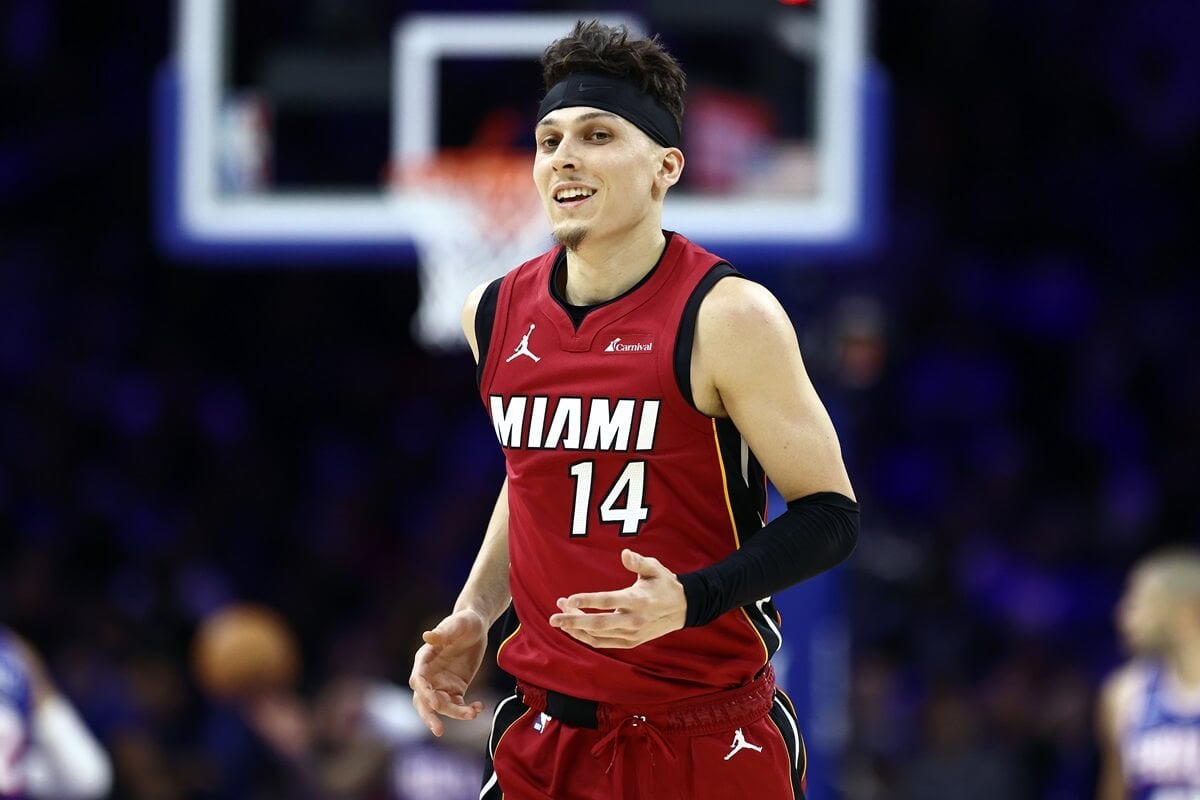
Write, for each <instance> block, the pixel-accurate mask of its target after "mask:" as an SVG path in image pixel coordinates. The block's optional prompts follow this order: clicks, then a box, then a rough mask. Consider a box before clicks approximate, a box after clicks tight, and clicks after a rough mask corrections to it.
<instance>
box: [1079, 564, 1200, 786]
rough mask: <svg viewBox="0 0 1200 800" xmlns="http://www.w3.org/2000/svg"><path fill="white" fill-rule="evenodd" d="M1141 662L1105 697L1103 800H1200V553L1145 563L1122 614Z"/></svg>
mask: <svg viewBox="0 0 1200 800" xmlns="http://www.w3.org/2000/svg"><path fill="white" fill-rule="evenodd" d="M1117 626H1118V628H1119V629H1120V631H1121V634H1122V636H1123V638H1124V639H1125V643H1126V645H1127V647H1128V648H1129V650H1130V651H1131V653H1132V655H1133V659H1132V660H1131V661H1130V662H1129V663H1127V664H1126V665H1124V666H1122V667H1121V668H1120V669H1118V670H1117V671H1116V672H1114V673H1113V674H1112V675H1111V676H1110V677H1109V678H1108V680H1107V681H1106V682H1105V684H1104V687H1103V689H1102V690H1101V696H1100V713H1099V720H1098V722H1099V736H1100V746H1101V752H1102V759H1103V761H1102V767H1101V773H1100V781H1099V785H1098V791H1097V798H1098V800H1200V550H1196V549H1195V548H1174V549H1170V550H1163V551H1160V552H1157V553H1154V554H1151V555H1150V556H1148V557H1146V558H1144V559H1142V560H1141V561H1139V562H1138V564H1137V565H1136V566H1135V567H1134V569H1133V571H1132V572H1131V573H1130V576H1129V583H1128V586H1127V587H1126V590H1125V594H1124V596H1123V597H1122V598H1121V602H1120V604H1119V605H1118V607H1117Z"/></svg>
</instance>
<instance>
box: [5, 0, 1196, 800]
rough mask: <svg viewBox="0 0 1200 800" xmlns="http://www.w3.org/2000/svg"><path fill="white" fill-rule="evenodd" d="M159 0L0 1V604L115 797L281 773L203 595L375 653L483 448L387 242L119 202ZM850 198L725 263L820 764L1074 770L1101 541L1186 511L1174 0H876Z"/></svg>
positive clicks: (866, 796) (1098, 604)
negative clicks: (829, 643) (772, 343)
mask: <svg viewBox="0 0 1200 800" xmlns="http://www.w3.org/2000/svg"><path fill="white" fill-rule="evenodd" d="M166 5H167V4H161V3H153V2H134V3H123V4H119V5H117V6H113V7H111V8H107V7H106V9H105V10H104V12H103V14H101V13H100V12H98V11H95V10H92V11H90V12H87V11H80V10H79V9H71V8H68V4H66V3H63V2H48V1H47V0H13V2H11V3H8V4H6V5H5V6H4V8H3V10H2V11H0V29H2V30H3V33H4V38H5V48H4V51H3V54H2V56H0V59H2V62H0V70H2V71H3V75H4V78H5V80H4V81H3V83H4V84H5V86H6V89H5V96H6V100H7V103H6V108H7V109H8V111H7V112H6V113H5V114H4V115H3V119H2V121H0V620H2V621H3V622H4V623H5V624H8V625H10V626H11V627H13V628H14V629H16V630H19V631H20V632H21V633H22V634H24V635H25V636H26V637H27V638H29V639H30V640H31V641H33V642H35V643H36V644H37V645H38V647H39V648H40V649H41V650H42V652H43V654H44V656H45V658H46V661H47V664H48V667H49V669H50V670H51V672H52V673H53V674H54V676H55V679H56V680H57V681H58V683H59V685H60V686H61V688H62V690H63V692H64V693H65V694H67V695H68V696H70V697H71V699H72V700H73V702H74V703H75V704H76V706H77V707H78V708H79V710H80V712H81V714H82V716H83V717H84V719H85V720H87V722H88V723H89V725H90V726H91V727H92V728H93V729H94V730H95V731H96V732H97V734H98V736H99V738H100V740H101V741H102V742H103V743H104V745H105V746H106V747H107V748H108V749H109V751H110V753H111V755H112V758H113V763H114V768H115V780H116V789H115V793H114V797H118V798H130V799H131V800H134V799H136V800H160V799H161V800H171V799H173V798H231V799H232V798H239V799H245V798H251V799H252V798H257V797H262V798H280V797H285V796H286V792H287V791H288V790H287V789H285V788H283V787H284V786H285V784H286V783H287V780H288V779H287V776H286V768H287V764H286V760H285V759H282V758H280V756H279V754H278V752H276V751H275V750H274V749H272V748H271V747H270V746H269V743H268V742H265V741H264V740H263V738H262V737H260V736H256V734H255V732H254V731H253V730H252V728H251V727H250V726H248V725H247V723H246V721H245V720H244V719H243V718H242V717H241V716H239V715H238V714H236V713H234V712H233V710H232V709H230V708H228V707H224V706H222V705H220V704H217V703H214V702H212V701H210V700H208V699H207V698H205V697H204V696H203V695H202V694H201V693H200V692H199V691H198V690H197V689H196V687H195V685H194V683H193V682H192V680H191V677H190V672H189V663H188V653H189V650H188V648H189V642H190V640H191V636H192V634H193V632H194V631H195V629H196V626H197V624H198V622H199V620H200V619H202V618H203V616H204V615H205V614H206V613H208V612H209V611H211V610H213V609H214V608H217V607H219V606H221V605H222V604H224V603H226V602H229V601H231V600H235V599H238V600H250V601H257V602H262V603H265V604H268V605H270V606H272V607H273V608H276V609H277V610H279V611H280V612H281V613H282V614H284V615H285V616H286V617H287V618H288V619H289V620H290V621H291V622H292V623H293V625H294V626H295V628H296V631H297V635H298V637H299V641H300V644H301V647H302V651H303V655H304V663H305V673H304V677H303V679H302V685H301V690H302V691H303V692H306V693H308V694H309V695H310V696H314V697H315V696H317V695H319V694H320V692H321V690H322V687H324V686H326V685H327V684H328V682H329V681H330V680H331V679H333V678H335V677H336V676H343V675H356V676H370V677H372V678H376V679H380V680H390V681H392V682H395V683H398V684H401V685H403V684H404V683H405V682H406V678H407V673H408V669H409V666H410V659H411V654H412V652H413V650H415V648H416V645H417V641H418V636H419V632H420V630H421V629H422V625H423V623H424V622H425V621H426V620H427V619H428V618H429V617H430V616H432V615H434V614H437V613H439V612H441V611H443V610H444V609H445V608H447V607H448V606H449V605H450V604H451V603H452V601H453V594H454V592H455V591H456V589H457V587H458V586H459V585H460V584H461V581H462V579H463V577H464V576H465V574H466V570H467V568H468V566H469V561H470V559H471V557H472V556H473V553H474V548H475V545H476V542H477V540H478V537H479V536H480V535H481V532H482V530H483V526H484V523H485V521H486V519H487V515H488V513H489V512H490V510H491V500H490V499H489V497H490V498H492V499H494V497H495V491H496V488H497V486H498V485H499V482H500V480H501V478H502V463H501V459H500V455H499V452H498V449H497V448H496V447H495V446H494V445H493V442H492V436H491V433H490V428H489V426H488V423H487V421H486V418H485V416H484V413H483V410H482V408H481V407H480V405H479V403H478V400H477V398H476V396H475V394H474V373H473V369H472V365H471V362H470V357H469V355H467V354H466V353H462V354H452V355H438V356H431V355H428V354H426V353H424V352H423V351H422V350H421V349H420V348H419V347H417V346H416V345H415V344H414V343H413V341H412V339H411V337H410V334H409V330H410V321H411V318H412V314H413V312H414V309H415V303H416V299H415V298H416V293H417V286H416V277H415V274H414V272H413V271H411V270H408V269H396V270H390V269H374V270H367V269H362V268H356V269H345V268H338V267H339V265H337V264H316V265H314V264H309V265H306V266H305V267H304V268H303V269H291V270H289V269H276V268H269V269H261V268H260V269H251V270H212V269H198V268H193V267H191V266H188V265H180V264H173V263H169V262H166V261H164V260H163V258H162V257H161V256H160V255H159V253H158V252H157V251H156V249H155V246H154V241H153V236H152V230H151V223H150V220H151V217H152V208H151V202H152V198H151V194H150V190H149V187H150V183H151V175H150V160H149V155H148V153H149V148H150V140H149V136H150V133H149V126H148V121H149V116H150V108H149V101H150V84H149V81H150V79H151V76H152V74H153V72H154V70H155V68H156V67H157V66H158V64H160V63H161V61H162V59H163V58H164V57H165V55H166V53H167V50H168V47H169V39H168V31H169V29H170V21H169V13H168V10H167V8H166ZM874 11H875V15H876V18H875V21H874V25H875V28H876V32H875V37H874V39H875V46H874V51H875V53H876V54H877V56H878V58H879V60H880V61H881V62H882V63H883V65H884V66H885V68H886V69H887V71H888V72H889V74H890V76H891V115H892V118H891V120H890V126H891V131H890V133H891V142H892V145H891V148H890V159H889V160H890V170H891V175H890V177H889V181H888V184H889V186H890V187H891V190H890V191H891V194H890V197H889V201H888V217H889V225H888V234H887V236H886V239H885V241H884V243H883V244H882V245H881V247H880V249H879V250H878V251H877V252H875V253H873V254H871V255H869V256H866V257H862V258H859V259H856V260H853V261H850V262H842V263H837V264H781V265H779V268H778V269H774V270H769V271H765V272H763V273H762V274H761V275H759V277H760V278H761V279H762V280H763V281H764V282H766V283H767V284H768V285H770V286H771V288H773V289H774V290H776V292H777V293H778V294H779V295H780V297H781V299H783V300H784V302H785V304H787V305H788V306H789V308H790V309H792V310H793V312H794V318H795V319H796V323H797V327H798V330H799V331H800V334H801V338H802V344H803V345H804V347H805V352H806V357H807V358H808V360H809V366H810V369H811V371H812V373H813V376H814V380H815V381H816V383H817V386H818V389H819V390H820V391H821V392H822V394H823V396H824V397H825V399H826V400H827V403H828V404H829V406H830V409H831V412H832V413H833V414H834V416H835V418H836V421H837V423H838V425H839V430H840V431H841V432H842V434H843V444H844V445H845V447H846V449H847V461H848V464H849V466H850V469H851V474H852V476H853V478H854V481H855V485H856V489H857V492H858V495H859V498H860V500H861V501H862V505H863V531H862V536H861V539H860V546H859V549H858V552H857V554H856V556H855V557H854V558H853V559H852V560H851V562H850V563H849V564H848V565H847V566H846V567H844V568H843V572H844V575H845V578H846V582H847V586H848V588H849V590H848V592H847V595H848V597H849V600H850V606H851V624H852V628H851V630H852V635H853V653H854V655H853V667H852V668H853V675H852V683H851V686H852V693H851V701H852V708H851V711H852V734H851V746H850V748H849V751H848V753H847V754H846V760H845V764H844V778H843V780H842V781H841V783H842V785H843V789H844V794H845V797H847V798H852V799H855V800H874V799H875V798H927V799H928V800H939V799H940V798H949V797H963V796H970V797H974V798H976V800H989V799H990V798H993V797H995V798H1018V797H1028V798H1039V799H1043V798H1044V799H1045V800H1052V799H1053V800H1057V798H1080V797H1086V796H1088V795H1089V794H1090V793H1091V786H1092V783H1093V782H1094V779H1095V769H1096V763H1095V761H1096V755H1095V746H1094V743H1093V734H1092V731H1091V726H1092V713H1093V712H1092V705H1093V697H1094V692H1095V687H1096V685H1097V683H1098V682H1099V680H1100V678H1101V677H1102V676H1103V674H1104V673H1105V672H1106V671H1107V670H1108V669H1110V668H1111V667H1112V666H1113V665H1114V664H1115V663H1116V662H1117V660H1118V659H1119V658H1120V654H1119V652H1118V650H1117V645H1116V640H1115V637H1114V634H1113V630H1112V621H1111V614H1112V605H1113V603H1114V601H1115V600H1116V597H1117V595H1118V594H1119V591H1120V589H1121V585H1122V581H1123V580H1124V576H1125V570H1126V568H1127V566H1128V565H1129V564H1130V563H1131V562H1132V560H1133V559H1134V558H1135V557H1136V556H1137V555H1140V554H1141V553H1143V552H1144V551H1145V550H1147V549H1148V548H1150V547H1152V546H1154V545H1157V544H1161V543H1164V542H1166V541H1172V540H1189V541H1195V540H1196V539H1197V538H1198V537H1200V514H1198V512H1197V507H1196V504H1195V502H1194V496H1195V492H1194V486H1195V480H1196V478H1195V476H1196V474H1197V468H1196V467H1195V464H1194V461H1195V456H1196V454H1197V453H1200V359H1197V358H1196V356H1195V354H1194V353H1193V352H1192V351H1193V348H1194V347H1195V345H1196V343H1197V342H1200V336H1198V335H1197V334H1198V333H1200V331H1198V330H1197V328H1198V325H1197V313H1196V309H1197V308H1200V291H1198V289H1200V286H1198V284H1200V276H1198V275H1197V272H1196V270H1195V269H1189V268H1190V267H1194V262H1195V252H1196V245H1197V243H1198V237H1197V233H1196V230H1195V221H1196V219H1197V218H1200V217H1198V214H1197V211H1200V209H1198V208H1197V206H1198V204H1197V201H1196V199H1195V193H1194V190H1193V187H1194V185H1195V184H1196V183H1197V181H1198V180H1200V80H1198V79H1197V78H1196V75H1197V74H1200V70H1198V69H1197V63H1196V62H1197V59H1198V58H1200V56H1197V55H1196V52H1197V51H1196V50H1195V48H1193V47H1192V45H1191V41H1190V39H1191V35H1190V32H1192V31H1195V30H1198V29H1200V6H1197V5H1196V4H1194V3H1193V2H1190V0H1147V2H1144V3H1137V4H1118V3H1115V2H1101V3H1087V4H1085V3H1082V2H1078V1H1077V0H1071V1H1070V2H1063V3H1054V4H1044V3H1035V2H1032V0H1017V2H1007V3H1000V2H994V1H993V2H971V3H964V2H961V1H960V0H920V2H916V3H906V4H896V3H876V4H874Z"/></svg>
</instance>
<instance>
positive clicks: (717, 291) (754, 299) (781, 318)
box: [697, 278, 795, 339]
mask: <svg viewBox="0 0 1200 800" xmlns="http://www.w3.org/2000/svg"><path fill="white" fill-rule="evenodd" d="M697 327H698V328H699V329H701V332H702V333H703V332H707V333H714V334H718V335H722V336H724V335H727V334H730V333H736V334H752V335H768V336H769V335H779V334H785V335H786V336H787V337H788V338H791V339H794V338H795V333H794V331H793V329H792V323H791V320H790V319H789V318H788V315H787V312H786V311H784V309H783V306H782V305H780V303H779V301H778V300H777V299H776V298H775V295H773V294H771V292H770V290H768V289H767V288H766V287H765V286H763V285H762V284H759V283H755V282H754V281H750V280H744V279H741V278H726V279H724V280H721V281H717V283H716V285H715V286H713V288H712V290H711V291H709V293H708V295H707V296H705V298H704V301H703V302H702V303H701V304H700V311H699V314H698V319H697Z"/></svg>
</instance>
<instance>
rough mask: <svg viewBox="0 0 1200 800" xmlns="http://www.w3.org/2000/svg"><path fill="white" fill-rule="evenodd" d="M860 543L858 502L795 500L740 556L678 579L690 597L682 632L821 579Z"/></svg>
mask: <svg viewBox="0 0 1200 800" xmlns="http://www.w3.org/2000/svg"><path fill="white" fill-rule="evenodd" d="M857 541H858V503H856V502H854V501H853V500H851V499H850V498H848V497H846V496H845V495H842V494H838V493H837V492H819V493H817V494H810V495H808V496H807V497H801V498H799V499H797V500H793V501H792V502H790V503H788V510H787V511H786V512H784V513H783V514H780V515H779V516H778V517H777V518H776V519H773V520H771V522H769V523H768V524H767V525H766V527H764V528H763V529H762V530H760V531H758V532H757V533H755V534H754V535H753V536H751V537H750V538H749V539H748V540H747V541H746V542H744V543H743V544H742V546H741V547H740V548H739V549H738V550H737V551H736V552H734V553H732V554H730V555H729V556H728V557H726V558H724V559H722V560H720V561H718V562H717V563H716V564H713V565H711V566H708V567H704V568H703V569H699V570H696V571H695V572H688V573H685V574H683V575H680V576H678V577H679V582H680V583H682V584H683V594H684V596H685V597H686V598H687V618H686V620H685V621H684V627H687V628H692V627H696V626H698V625H707V624H708V623H710V622H712V621H713V620H714V619H716V618H717V617H719V616H721V615H722V614H724V613H725V612H726V611H731V610H733V609H735V608H741V607H742V606H744V605H749V604H750V603H754V602H757V601H758V600H761V599H762V598H764V597H768V596H769V595H772V594H774V593H775V592H778V591H780V590H782V589H786V588H787V587H789V586H792V585H793V584H796V583H799V582H800V581H803V580H807V579H809V578H811V577H813V576H814V575H819V574H821V573H822V572H824V571H825V570H827V569H830V568H832V567H835V566H837V565H838V564H840V563H841V562H842V561H845V560H846V558H847V557H849V555H850V553H851V552H853V551H854V545H855V543H856V542H857Z"/></svg>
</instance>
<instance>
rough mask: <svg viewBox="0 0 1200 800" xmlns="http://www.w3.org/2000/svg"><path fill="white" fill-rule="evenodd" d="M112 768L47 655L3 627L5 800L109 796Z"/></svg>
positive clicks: (0, 730) (0, 680) (0, 767)
mask: <svg viewBox="0 0 1200 800" xmlns="http://www.w3.org/2000/svg"><path fill="white" fill-rule="evenodd" d="M111 786H112V765H111V764H110V763H109V760H108V755H107V754H106V753H105V752H104V750H103V748H102V747H101V746H100V743H99V742H98V741H96V739H95V737H94V736H93V735H92V732H91V731H90V730H88V728H87V726H86V725H85V724H84V722H83V720H81V719H80V718H79V714H78V712H77V711H76V710H75V707H74V706H73V705H72V704H71V701H70V700H68V699H67V698H66V697H65V696H64V695H63V694H62V693H61V692H60V691H59V690H58V687H57V686H55V684H54V682H53V681H52V680H51V678H50V675H49V673H47V672H46V667H45V665H44V664H43V663H42V659H41V656H40V655H38V653H37V651H36V650H34V649H33V647H32V646H30V644H29V643H28V642H26V641H25V640H24V639H22V638H20V637H19V636H17V635H16V634H15V633H13V632H12V631H10V630H8V629H6V628H3V627H0V797H12V798H23V797H30V798H48V799H49V800H89V798H100V797H106V796H107V795H108V792H109V789H110V788H111Z"/></svg>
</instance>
